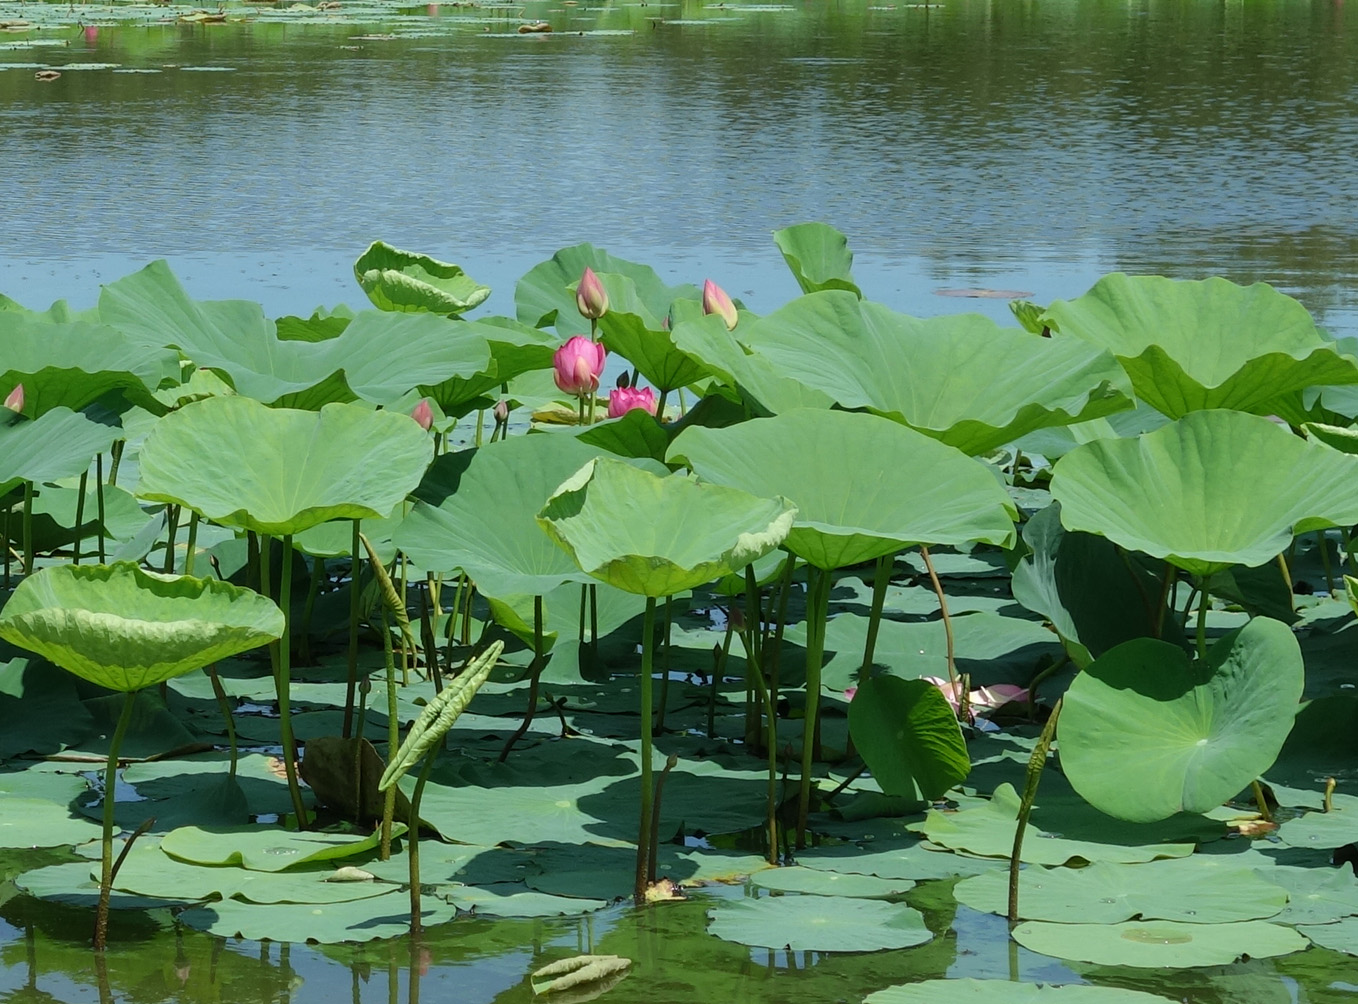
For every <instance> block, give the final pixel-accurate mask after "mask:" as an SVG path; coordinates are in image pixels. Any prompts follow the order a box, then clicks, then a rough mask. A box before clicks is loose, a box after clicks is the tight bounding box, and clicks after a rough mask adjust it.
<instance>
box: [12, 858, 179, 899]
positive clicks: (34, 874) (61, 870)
mask: <svg viewBox="0 0 1358 1004" xmlns="http://www.w3.org/2000/svg"><path fill="white" fill-rule="evenodd" d="M98 872H99V866H98V865H97V864H95V865H93V866H91V864H90V863H89V862H88V861H68V862H65V863H63V864H59V865H48V866H47V867H45V868H35V869H33V870H32V871H28V872H24V873H23V874H22V875H19V876H16V877H15V879H14V884H15V885H16V886H18V887H19V888H20V889H22V890H23V891H24V892H26V893H28V894H29V895H30V896H37V897H38V898H39V899H46V900H51V901H52V902H54V903H65V904H67V905H68V906H80V907H92V906H94V905H96V904H97V903H98V902H99V882H98V880H97V879H96V878H95V877H94V876H95V875H97V874H98ZM191 900H192V897H188V896H169V897H165V898H161V897H152V896H138V895H135V894H129V893H126V892H121V891H116V890H115V891H114V893H113V894H112V895H111V896H110V897H109V904H108V905H109V906H110V907H112V908H113V909H114V910H154V909H156V908H157V907H162V906H179V905H182V904H183V903H185V902H188V901H191Z"/></svg>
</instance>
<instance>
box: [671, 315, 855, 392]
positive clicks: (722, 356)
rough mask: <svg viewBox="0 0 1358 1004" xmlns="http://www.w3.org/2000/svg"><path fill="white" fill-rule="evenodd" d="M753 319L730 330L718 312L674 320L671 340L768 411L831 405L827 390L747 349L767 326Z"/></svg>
mask: <svg viewBox="0 0 1358 1004" xmlns="http://www.w3.org/2000/svg"><path fill="white" fill-rule="evenodd" d="M756 320H757V318H753V317H749V316H747V317H746V318H745V320H744V322H742V323H741V324H740V325H738V326H737V327H736V330H735V331H729V330H727V327H726V322H725V321H723V320H722V319H721V317H720V316H718V315H717V314H705V315H701V316H699V317H693V318H687V319H683V320H680V321H677V322H676V323H675V325H674V328H673V338H674V344H675V346H676V347H677V348H678V349H680V350H681V351H682V352H684V353H686V354H687V355H689V356H691V357H693V358H694V359H699V360H701V361H702V363H703V365H704V366H706V367H707V369H708V370H709V371H710V372H712V373H713V374H715V375H716V376H717V378H718V379H720V380H722V381H723V382H725V383H727V384H729V385H730V386H731V387H733V388H739V390H740V391H741V392H742V393H743V394H744V395H745V396H746V397H747V398H752V399H753V400H754V401H755V402H757V403H758V404H759V406H760V407H762V408H763V410H764V411H766V412H768V413H769V414H774V415H778V414H782V413H783V412H785V411H793V410H795V409H797V408H818V409H821V410H826V409H828V408H830V407H831V406H832V405H833V404H834V403H835V402H834V399H833V398H831V397H830V396H829V395H828V394H825V393H824V392H822V391H819V390H814V389H812V388H811V387H809V386H807V385H806V384H803V383H801V382H800V381H797V380H794V379H792V378H791V377H789V376H786V375H785V374H783V373H782V372H781V371H780V370H779V369H778V367H776V366H775V365H774V364H773V363H772V362H770V361H769V360H768V359H766V358H764V356H762V355H760V354H759V353H757V352H752V351H751V349H750V347H749V346H751V345H752V344H753V345H755V346H757V345H758V342H757V339H758V338H759V337H760V335H761V333H766V332H767V330H768V329H767V328H766V327H764V326H761V325H759V324H756V323H755V321H756Z"/></svg>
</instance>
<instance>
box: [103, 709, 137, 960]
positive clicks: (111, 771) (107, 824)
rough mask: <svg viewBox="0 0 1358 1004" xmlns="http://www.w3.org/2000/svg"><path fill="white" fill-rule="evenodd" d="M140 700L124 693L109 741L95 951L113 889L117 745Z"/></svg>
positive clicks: (105, 939) (105, 926)
mask: <svg viewBox="0 0 1358 1004" xmlns="http://www.w3.org/2000/svg"><path fill="white" fill-rule="evenodd" d="M136 701H137V692H136V691H135V690H129V691H128V692H127V693H126V694H124V695H123V711H122V714H120V715H119V716H118V725H117V727H116V728H115V729H114V730H113V739H112V740H110V742H109V747H108V763H107V764H106V765H105V767H104V830H103V836H102V844H101V850H102V855H101V858H100V869H99V905H98V907H97V908H96V909H95V912H94V950H95V951H96V952H102V951H103V950H104V946H105V945H106V944H107V943H108V901H109V896H110V894H111V892H112V890H113V809H114V805H115V803H116V802H117V793H118V748H119V747H120V746H122V744H123V736H125V735H126V734H127V727H128V725H129V724H131V722H132V706H133V705H134V704H135V703H136Z"/></svg>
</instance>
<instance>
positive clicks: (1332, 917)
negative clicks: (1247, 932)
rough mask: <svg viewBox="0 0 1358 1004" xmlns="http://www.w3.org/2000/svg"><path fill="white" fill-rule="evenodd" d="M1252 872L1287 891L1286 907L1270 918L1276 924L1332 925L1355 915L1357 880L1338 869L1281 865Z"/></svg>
mask: <svg viewBox="0 0 1358 1004" xmlns="http://www.w3.org/2000/svg"><path fill="white" fill-rule="evenodd" d="M1256 874H1258V876H1259V877H1260V878H1261V879H1264V880H1265V881H1268V882H1273V883H1275V884H1276V885H1278V886H1280V887H1281V888H1282V889H1283V890H1285V891H1286V893H1287V909H1285V910H1283V912H1282V913H1280V914H1278V915H1277V916H1276V917H1273V918H1272V919H1273V920H1274V921H1275V922H1276V923H1279V924H1293V925H1296V924H1333V923H1335V922H1337V921H1340V920H1343V919H1344V918H1345V917H1351V916H1353V915H1355V914H1358V882H1355V881H1354V877H1353V875H1352V874H1351V873H1350V872H1347V871H1345V870H1344V869H1342V868H1340V869H1337V870H1336V869H1331V868H1290V867H1287V866H1282V867H1274V868H1268V869H1260V870H1259V871H1258V872H1257V873H1256ZM1302 933H1303V934H1306V932H1305V931H1302ZM1308 936H1309V935H1308ZM1311 940H1312V941H1314V940H1315V939H1314V938H1312V939H1311Z"/></svg>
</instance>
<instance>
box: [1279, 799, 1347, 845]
mask: <svg viewBox="0 0 1358 1004" xmlns="http://www.w3.org/2000/svg"><path fill="white" fill-rule="evenodd" d="M1278 839H1280V840H1281V841H1282V842H1283V843H1285V844H1287V845H1288V846H1290V847H1310V848H1326V849H1329V848H1332V847H1343V846H1344V845H1345V844H1352V843H1358V798H1354V797H1353V796H1349V797H1348V798H1345V797H1344V796H1343V795H1336V796H1334V809H1333V810H1332V811H1330V812H1308V813H1306V814H1305V815H1303V816H1298V817H1297V818H1296V819H1289V820H1288V821H1287V822H1285V823H1283V825H1282V826H1281V827H1279V828H1278Z"/></svg>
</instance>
